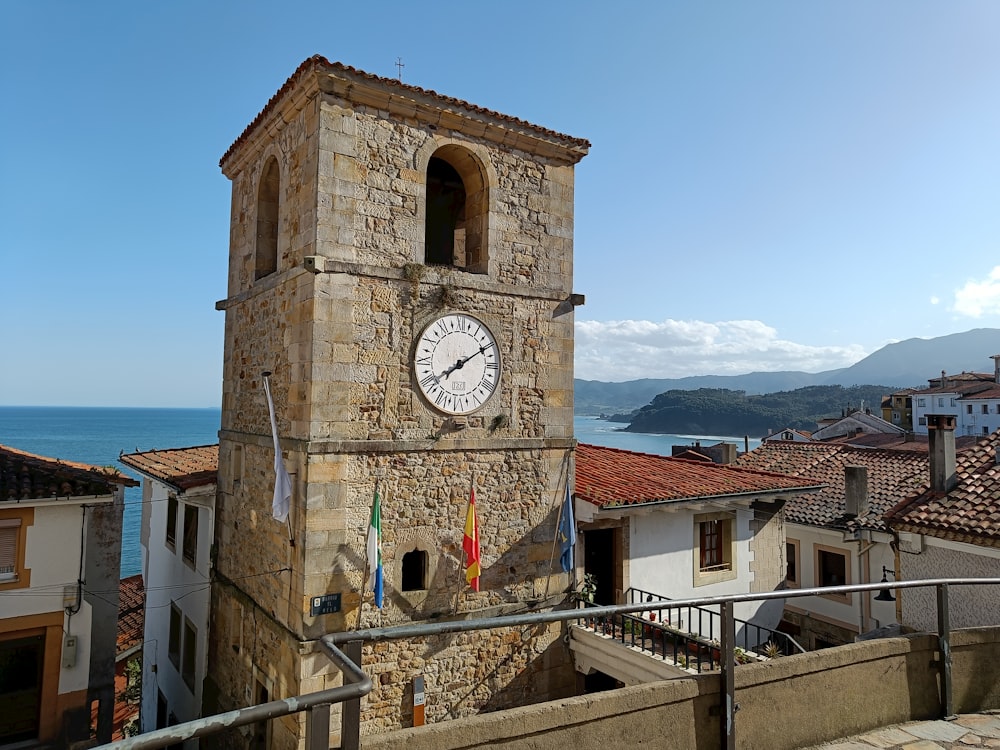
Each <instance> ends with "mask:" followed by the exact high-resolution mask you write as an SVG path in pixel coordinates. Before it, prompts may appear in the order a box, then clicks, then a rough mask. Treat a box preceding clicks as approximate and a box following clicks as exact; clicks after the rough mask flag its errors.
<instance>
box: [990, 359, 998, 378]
mask: <svg viewBox="0 0 1000 750" xmlns="http://www.w3.org/2000/svg"><path fill="white" fill-rule="evenodd" d="M990 359H992V360H993V382H994V383H1000V354H994V355H993V356H992V357H990Z"/></svg>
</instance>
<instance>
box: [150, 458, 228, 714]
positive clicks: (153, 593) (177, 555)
mask: <svg viewBox="0 0 1000 750" xmlns="http://www.w3.org/2000/svg"><path fill="white" fill-rule="evenodd" d="M167 496H168V488H167V487H166V485H164V484H162V483H160V482H157V481H155V480H151V479H149V478H148V477H144V479H143V500H144V502H145V505H144V507H143V513H144V518H143V526H144V527H146V525H147V524H146V522H147V514H148V533H145V534H144V536H145V537H146V538H145V539H144V542H145V546H144V547H143V561H144V569H143V579H144V581H145V585H146V626H145V651H144V656H143V690H142V723H143V731H149V730H151V729H154V728H155V726H156V711H157V692H158V691H159V692H161V693H163V695H164V696H165V697H166V698H167V702H168V705H169V711H171V712H173V713H174V714H175V715H176V716H177V719H178V721H189V720H191V719H196V718H198V717H199V716H200V715H201V711H200V709H201V699H202V684H203V682H204V678H205V673H206V665H207V658H208V645H207V644H208V640H207V635H208V616H209V601H210V588H209V573H210V567H211V560H210V551H211V545H212V538H213V534H214V530H213V524H214V501H215V486H214V485H211V486H209V487H200V488H197V489H195V490H192V492H191V493H190V495H184V494H182V495H180V496H179V497H178V514H177V526H176V544H175V545H174V549H171V548H170V547H168V546H167V545H166V543H165V539H166V528H167V508H168V506H169V503H168V500H167ZM185 505H195V506H197V507H198V509H199V510H198V512H199V516H198V546H197V555H196V558H197V559H196V567H195V568H193V569H192V568H191V566H190V565H189V564H188V563H187V562H186V561H185V560H184V558H183V555H182V539H183V535H184V507H185ZM171 601H173V602H174V604H176V605H177V607H178V608H179V609H180V610H181V613H182V633H183V618H184V617H186V618H187V619H189V620H190V621H191V622H192V623H193V624H194V626H195V627H196V628H197V631H198V646H197V657H196V666H195V679H194V690H193V691H192V690H191V689H190V688H188V686H187V684H185V682H184V680H183V679H182V678H181V675H180V672H179V670H178V668H177V667H175V666H174V664H173V663H172V662H171V661H170V659H169V657H168V655H167V654H168V646H169V643H170V609H171V608H170V603H171ZM182 657H183V651H182ZM178 663H179V664H180V661H179V662H178Z"/></svg>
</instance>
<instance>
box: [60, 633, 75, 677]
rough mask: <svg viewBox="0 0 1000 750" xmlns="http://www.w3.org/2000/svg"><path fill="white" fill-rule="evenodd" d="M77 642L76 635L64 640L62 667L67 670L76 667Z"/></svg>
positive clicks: (68, 636)
mask: <svg viewBox="0 0 1000 750" xmlns="http://www.w3.org/2000/svg"><path fill="white" fill-rule="evenodd" d="M76 641H77V637H76V636H75V635H67V636H66V637H65V638H64V639H63V648H62V665H63V668H65V669H71V668H73V667H75V666H76Z"/></svg>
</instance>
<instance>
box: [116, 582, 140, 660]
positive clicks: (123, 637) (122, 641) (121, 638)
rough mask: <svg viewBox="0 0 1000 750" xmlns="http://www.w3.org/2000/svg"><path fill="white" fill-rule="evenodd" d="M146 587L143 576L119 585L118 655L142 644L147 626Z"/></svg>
mask: <svg viewBox="0 0 1000 750" xmlns="http://www.w3.org/2000/svg"><path fill="white" fill-rule="evenodd" d="M145 611H146V587H145V586H144V585H143V583H142V576H141V575H134V576H129V577H128V578H122V579H121V582H120V583H119V584H118V653H119V654H122V653H125V652H126V651H129V650H131V649H133V648H135V647H136V646H138V645H139V644H141V643H142V639H143V628H144V626H145Z"/></svg>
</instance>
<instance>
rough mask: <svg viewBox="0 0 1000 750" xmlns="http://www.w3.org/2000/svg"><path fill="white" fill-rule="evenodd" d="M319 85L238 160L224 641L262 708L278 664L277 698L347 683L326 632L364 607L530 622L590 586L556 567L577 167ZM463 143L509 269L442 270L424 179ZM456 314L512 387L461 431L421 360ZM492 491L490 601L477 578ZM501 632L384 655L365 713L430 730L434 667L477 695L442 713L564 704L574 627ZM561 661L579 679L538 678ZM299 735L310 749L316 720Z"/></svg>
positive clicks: (223, 513) (453, 688) (568, 425)
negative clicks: (435, 405)
mask: <svg viewBox="0 0 1000 750" xmlns="http://www.w3.org/2000/svg"><path fill="white" fill-rule="evenodd" d="M314 97H315V98H313V99H311V100H308V101H305V102H302V101H301V100H298V99H296V95H295V93H294V92H290V93H288V94H287V95H286V97H285V99H284V100H283V101H282V103H280V104H279V106H277V107H276V108H275V109H274V110H272V112H271V115H270V119H269V120H266V121H264V122H262V123H260V124H259V125H258V126H257V128H256V132H254V133H251V134H250V135H249V136H247V138H246V139H245V140H244V141H243V145H242V147H241V149H240V150H237V151H235V152H233V153H232V154H230V155H229V156H228V157H227V161H226V173H227V176H229V177H230V179H231V180H232V181H233V201H232V229H231V237H230V275H229V298H228V299H227V300H225V301H223V302H221V303H220V304H219V306H220V308H221V309H224V310H225V311H226V332H225V342H226V344H225V361H224V366H223V378H224V383H223V424H222V432H221V440H220V502H219V503H218V511H217V512H218V518H217V524H216V530H217V531H216V533H217V565H216V569H217V571H218V572H219V578H220V585H219V586H218V587H217V588H218V589H219V592H220V593H219V597H218V601H217V602H214V603H213V627H212V633H211V636H210V637H211V639H212V644H211V647H210V649H211V654H212V657H211V659H210V663H211V664H212V666H211V667H210V668H211V669H212V674H213V679H214V680H215V682H216V688H217V693H218V702H219V704H220V706H221V707H225V706H227V705H229V704H231V703H235V704H239V703H240V702H241V701H245V700H246V689H247V685H251V686H252V685H253V682H254V680H255V679H256V677H255V675H256V674H257V672H260V673H261V674H263V675H264V676H266V677H267V679H269V680H271V681H272V682H273V691H274V692H273V693H272V697H285V696H287V695H292V694H295V692H310V691H312V690H317V689H321V688H322V687H325V686H327V683H328V682H329V681H330V680H336V679H339V677H337V676H335V672H334V671H332V670H331V669H330V668H329V666H328V665H325V664H323V663H322V661H323V659H322V657H319V659H320V661H317V655H316V654H310V653H309V651H310V648H311V647H310V646H309V642H310V641H312V640H313V639H315V638H318V637H319V636H321V635H323V634H324V633H327V632H332V631H338V630H344V629H350V628H354V627H357V626H358V623H359V619H358V618H359V612H360V614H361V616H362V619H361V622H362V623H363V624H364V625H366V626H371V625H372V624H373V623H375V622H376V621H377V622H378V623H380V624H383V625H389V624H395V623H405V622H409V621H411V620H426V619H428V618H436V617H455V616H460V617H461V616H468V615H469V614H470V613H476V614H477V615H486V614H495V613H499V612H510V611H525V609H526V608H533V607H539V606H552V605H553V604H555V603H557V602H558V601H559V599H560V597H561V595H562V593H563V592H564V590H565V589H566V587H567V586H568V583H569V577H568V576H567V575H566V574H563V573H562V572H561V571H560V570H559V565H558V562H555V563H554V564H553V559H552V558H553V538H554V536H555V519H556V516H557V513H558V504H559V501H560V499H561V492H560V490H561V489H562V488H563V487H564V486H565V482H566V480H567V475H568V472H569V469H570V461H571V450H572V436H573V423H572V407H573V400H572V389H573V315H572V312H571V308H567V307H566V299H567V297H568V295H569V293H570V292H571V291H572V211H573V187H572V186H573V167H572V166H566V165H565V164H557V163H555V162H550V161H549V160H547V159H544V158H540V157H535V156H532V155H529V154H526V153H521V152H517V151H513V150H511V149H508V148H504V147H501V146H498V145H497V144H496V143H494V142H490V141H487V140H486V139H485V138H482V137H478V136H470V135H469V134H468V133H460V132H457V131H451V130H447V129H445V128H441V129H435V128H434V127H430V126H429V125H428V124H427V123H420V122H417V121H416V120H414V119H410V118H407V117H399V116H390V115H389V114H388V113H387V112H382V111H378V110H373V109H369V108H367V107H366V106H363V105H359V104H357V103H355V102H348V101H345V100H342V99H339V98H337V97H335V96H333V95H331V94H319V93H315V92H314ZM296 102H297V103H296ZM443 146H447V147H449V148H451V149H452V152H450V153H457V151H455V149H458V147H461V148H460V151H461V153H462V154H463V155H464V156H463V158H464V159H465V162H464V163H465V164H466V165H468V164H474V165H476V166H475V167H474V168H475V169H476V170H477V172H476V175H477V177H476V179H479V180H480V181H481V183H482V185H483V186H484V188H485V193H480V194H477V198H476V199H477V200H479V197H478V195H485V198H484V201H485V203H484V205H485V206H486V212H487V213H486V227H487V230H486V236H485V238H484V243H485V248H486V252H487V254H488V258H489V262H488V264H484V265H480V266H477V268H476V270H480V271H486V272H485V273H473V272H471V271H466V270H462V269H460V268H450V267H430V266H425V265H423V242H424V217H425V209H424V200H425V197H426V190H425V184H424V183H425V181H426V174H427V166H428V163H429V160H430V158H431V156H432V155H433V154H434V153H435V152H436V151H437V150H438V149H439V148H440V147H443ZM272 158H274V159H276V160H277V162H278V165H279V171H280V185H279V199H280V208H279V212H278V214H279V231H278V267H277V271H276V272H275V273H273V274H271V275H269V276H267V277H264V278H262V279H258V280H255V279H254V268H255V263H254V249H255V248H254V245H255V241H256V211H257V201H258V194H259V183H260V179H261V175H262V174H263V173H264V170H265V167H266V165H267V163H268V162H269V160H270V159H272ZM477 190H478V188H477ZM307 255H317V256H320V257H322V258H325V259H328V260H327V261H326V272H320V273H312V272H310V271H308V270H306V268H305V267H304V259H305V257H306V256H307ZM456 310H459V311H464V312H468V313H470V314H473V315H475V316H477V317H479V318H480V319H481V320H482V321H483V322H484V323H486V325H488V326H489V327H490V328H491V330H492V331H493V333H494V335H495V336H496V338H497V340H498V343H499V345H500V349H501V352H500V353H501V359H502V362H503V371H502V376H501V379H500V384H499V387H498V388H497V391H496V393H494V395H493V397H492V398H491V399H490V400H489V402H488V403H487V404H486V405H485V406H484V408H483V409H481V410H480V411H478V412H476V413H475V414H472V415H469V416H468V417H463V418H461V419H458V420H454V419H450V418H447V417H445V416H444V415H442V414H440V413H438V412H435V411H434V410H432V409H431V408H430V407H429V405H428V404H427V403H426V402H425V401H424V400H423V396H422V395H421V394H420V392H419V389H418V388H417V387H416V384H415V383H414V381H413V374H412V371H411V365H410V363H411V360H412V354H413V345H414V341H415V339H416V337H417V336H418V335H419V333H420V332H421V331H422V330H423V328H424V327H425V326H426V325H428V324H429V323H430V322H431V321H433V320H434V319H435V318H436V317H437V316H438V315H440V314H442V313H444V312H451V311H456ZM263 371H269V372H271V373H273V375H272V376H271V388H272V393H273V397H274V404H275V411H276V421H277V431H278V434H279V435H280V437H281V447H282V451H283V454H284V458H285V464H286V467H287V469H288V471H289V473H290V475H291V478H292V484H293V495H292V507H291V513H290V516H289V520H288V524H287V526H286V525H282V524H279V523H278V522H276V521H275V520H274V519H273V518H271V512H270V508H271V496H272V490H273V486H274V468H273V462H274V449H273V446H272V442H271V434H270V424H269V417H268V410H267V403H266V400H265V397H264V393H263V388H262V376H261V373H262V372H263ZM237 474H238V476H237ZM473 484H474V485H475V487H476V492H477V507H478V518H479V524H480V544H481V552H482V563H483V568H484V571H483V575H482V578H481V592H479V593H476V592H473V591H471V589H470V588H469V587H468V586H467V585H465V582H464V579H463V577H462V571H463V568H464V562H463V554H462V548H461V542H462V529H463V526H464V520H465V512H466V508H467V504H468V499H469V492H470V488H471V487H472V486H473ZM376 486H378V489H379V492H380V495H381V497H382V509H383V510H382V528H383V562H384V569H385V591H386V596H385V606H384V609H383V610H382V612H381V614H377V613H375V612H374V611H373V610H372V609H371V605H370V603H369V604H366V605H364V608H363V609H361V610H359V607H361V604H362V603H361V596H360V591H361V588H362V578H363V573H364V567H365V560H366V557H365V535H366V532H367V526H368V519H369V514H370V509H371V502H372V496H373V493H374V491H375V488H376ZM413 550H420V551H423V552H425V553H426V554H427V556H428V575H427V582H426V588H425V589H421V590H418V591H402V590H401V565H402V556H403V555H404V554H406V553H407V552H410V551H413ZM332 593H339V594H340V595H341V610H340V611H339V612H336V613H333V614H328V615H323V616H318V617H312V616H311V615H310V614H309V609H310V602H311V600H312V598H313V597H314V596H319V595H321V594H332ZM241 597H242V598H243V599H245V602H244V604H243V606H244V611H245V612H249V611H250V610H253V611H254V612H255V614H254V620H253V623H254V624H253V636H254V638H253V644H254V645H253V647H252V648H251V647H250V646H248V645H247V633H246V632H245V630H246V627H247V626H248V624H249V620H246V619H244V621H243V626H244V632H243V643H244V646H243V649H244V650H243V651H241V652H239V653H237V652H236V651H234V650H233V648H232V643H231V642H230V635H227V634H226V633H227V628H229V629H231V627H230V626H227V625H225V623H226V622H229V621H233V620H235V619H238V618H237V616H236V615H234V614H233V611H232V610H231V607H232V606H233V605H232V602H230V601H229V600H230V599H232V600H240V598H241ZM369 597H370V594H369ZM245 617H249V615H245ZM376 618H378V619H377V620H376ZM499 638H500V641H499V642H498V641H496V640H495V639H492V637H484V639H483V640H481V641H480V640H478V639H477V638H473V637H469V638H467V639H466V640H465V641H462V642H461V643H458V639H455V640H447V639H445V640H447V642H442V643H438V644H428V645H426V646H424V645H419V644H417V645H389V646H381V645H380V646H378V647H376V648H375V649H373V650H372V651H371V652H369V654H366V658H368V655H370V656H371V658H372V659H373V666H372V668H373V669H374V670H375V672H376V673H377V674H378V676H379V685H380V687H379V690H378V693H379V696H380V697H378V698H373V699H372V702H371V705H370V706H369V707H368V708H366V709H365V710H366V714H365V723H366V726H367V727H370V728H372V729H377V728H379V727H398V726H405V725H406V721H407V718H406V717H407V712H406V710H405V706H404V705H403V703H405V701H403V702H401V696H402V695H403V693H404V692H405V690H407V689H410V685H411V683H412V676H410V672H411V671H412V669H417V668H419V669H421V670H424V673H425V676H426V677H427V679H428V691H429V694H432V691H434V690H439V689H440V690H441V691H442V693H441V695H443V694H444V693H445V692H447V694H448V695H449V696H450V697H449V700H450V701H452V702H453V703H454V701H453V700H452V699H453V698H454V696H456V695H461V696H465V697H464V698H463V699H462V700H461V701H459V702H458V703H456V704H455V705H448V706H447V707H445V703H444V701H442V700H438V701H437V702H436V703H434V704H433V706H432V704H431V702H430V701H429V703H428V718H429V720H437V719H439V718H445V717H446V716H454V715H466V714H467V713H469V712H472V711H476V710H481V709H489V708H491V707H502V706H507V705H514V704H515V703H516V702H517V701H519V700H531V699H542V698H543V697H544V693H545V691H554V693H555V694H564V693H563V692H562V691H563V690H565V689H566V686H567V685H569V684H571V683H572V682H573V680H572V679H571V678H572V675H571V674H569V676H568V677H567V673H568V671H569V670H568V668H567V667H566V664H567V661H566V658H565V654H564V653H563V649H562V647H561V644H559V643H558V641H557V638H558V632H555V631H549V630H544V631H542V632H539V633H513V634H506V635H502V636H499ZM456 644H458V645H456ZM248 649H249V651H248ZM438 652H440V653H438ZM441 653H444V654H447V656H445V657H444V658H440V656H441ZM433 656H437V657H438V658H437V659H435V658H432V657H433ZM216 667H217V668H216ZM550 672H551V674H553V675H560V676H558V677H553V678H551V679H550V678H545V679H537V680H536V679H535V678H536V677H538V676H539V675H543V674H547V673H550ZM385 675H388V676H387V677H385ZM529 678H531V679H529ZM462 685H464V686H465V687H464V688H462V687H461V686H462ZM290 691H292V692H290ZM401 691H403V692H401ZM383 693H384V694H383ZM287 729H288V731H289V737H290V738H291V736H292V735H294V734H295V731H296V728H295V726H294V723H289V724H288V727H287ZM272 739H273V738H272ZM273 746H275V747H279V746H281V747H283V746H284V745H283V744H276V745H273Z"/></svg>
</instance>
